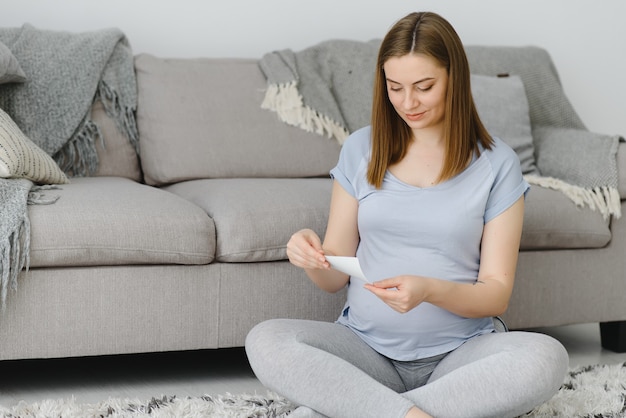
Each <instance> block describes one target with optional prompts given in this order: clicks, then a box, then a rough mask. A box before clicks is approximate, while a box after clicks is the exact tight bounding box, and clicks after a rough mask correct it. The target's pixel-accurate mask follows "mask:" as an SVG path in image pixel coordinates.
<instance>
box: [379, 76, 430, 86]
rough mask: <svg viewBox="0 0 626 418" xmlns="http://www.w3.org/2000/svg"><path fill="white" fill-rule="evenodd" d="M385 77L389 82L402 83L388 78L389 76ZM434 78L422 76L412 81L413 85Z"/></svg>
mask: <svg viewBox="0 0 626 418" xmlns="http://www.w3.org/2000/svg"><path fill="white" fill-rule="evenodd" d="M385 79H386V80H387V81H389V82H390V83H396V84H402V83H399V82H397V81H394V80H392V79H390V78H389V77H387V78H385ZM434 79H435V77H426V78H422V79H421V80H417V81H416V82H414V83H413V85H415V84H419V83H423V82H424V81H428V80H434Z"/></svg>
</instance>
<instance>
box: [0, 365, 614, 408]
mask: <svg viewBox="0 0 626 418" xmlns="http://www.w3.org/2000/svg"><path fill="white" fill-rule="evenodd" d="M292 410H293V405H292V404H290V403H289V402H288V401H286V400H285V399H284V398H282V397H280V396H278V395H276V394H274V393H271V392H268V393H267V394H266V395H265V396H262V395H231V394H226V395H220V396H208V395H207V396H201V397H198V398H178V397H176V396H161V397H157V398H152V399H151V400H149V401H145V402H142V401H139V400H130V399H113V398H110V399H108V400H106V401H103V402H100V403H97V404H79V403H76V401H75V400H73V399H67V400H45V401H41V402H37V403H32V404H28V403H26V402H21V403H19V404H18V405H16V406H14V407H12V408H5V407H2V406H0V417H2V418H100V417H102V418H104V417H107V418H118V417H119V418H122V417H124V418H125V417H129V418H135V417H136V418H140V417H154V418H174V417H190V418H195V417H198V418H200V417H220V418H222V417H224V418H227V417H237V418H239V417H241V418H243V417H258V418H262V417H268V418H282V417H288V416H289V414H290V412H291V411H292ZM531 417H532V418H547V417H568V418H583V417H584V418H618V417H626V363H624V364H615V365H595V366H585V367H578V368H574V369H572V370H570V372H569V374H568V376H567V377H566V379H565V382H564V383H563V386H561V389H560V390H559V392H558V393H557V394H556V395H555V396H554V397H553V398H552V399H551V400H550V401H548V402H547V403H545V404H543V405H541V406H539V407H537V408H536V409H535V410H534V411H532V412H530V413H529V414H527V415H525V416H524V418H531Z"/></svg>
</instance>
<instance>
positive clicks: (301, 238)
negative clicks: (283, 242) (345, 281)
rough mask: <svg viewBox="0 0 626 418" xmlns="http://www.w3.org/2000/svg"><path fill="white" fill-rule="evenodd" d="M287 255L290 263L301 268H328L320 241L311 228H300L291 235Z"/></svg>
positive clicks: (328, 264)
mask: <svg viewBox="0 0 626 418" xmlns="http://www.w3.org/2000/svg"><path fill="white" fill-rule="evenodd" d="M287 257H289V261H290V262H291V264H293V265H294V266H297V267H301V268H303V269H322V270H329V269H330V263H328V261H326V257H325V256H324V249H323V248H322V241H321V240H320V237H319V236H318V235H317V234H316V233H315V231H313V230H311V229H302V230H300V231H298V232H296V233H295V234H293V235H292V236H291V238H290V239H289V242H288V243H287Z"/></svg>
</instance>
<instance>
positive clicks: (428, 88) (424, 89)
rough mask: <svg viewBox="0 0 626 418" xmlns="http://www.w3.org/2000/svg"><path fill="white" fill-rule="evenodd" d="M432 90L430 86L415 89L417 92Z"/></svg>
mask: <svg viewBox="0 0 626 418" xmlns="http://www.w3.org/2000/svg"><path fill="white" fill-rule="evenodd" d="M432 88H433V86H432V85H431V86H428V87H417V90H419V91H428V90H430V89H432Z"/></svg>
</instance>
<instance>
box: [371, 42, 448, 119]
mask: <svg viewBox="0 0 626 418" xmlns="http://www.w3.org/2000/svg"><path fill="white" fill-rule="evenodd" d="M383 69H384V71H385V77H386V79H387V94H388V95H389V101H390V102H391V104H392V105H393V107H394V109H395V110H396V112H398V115H400V117H401V118H402V119H403V120H404V121H405V122H406V124H407V125H409V127H410V128H411V129H413V130H421V129H432V128H439V129H440V128H441V126H442V124H443V120H444V114H445V108H446V90H447V88H448V71H447V70H446V69H445V68H444V67H442V66H440V65H439V63H438V62H437V61H436V60H435V59H433V58H431V57H428V56H426V55H422V54H408V55H404V56H402V57H392V58H389V59H388V60H387V61H386V62H385V64H384V65H383Z"/></svg>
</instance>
